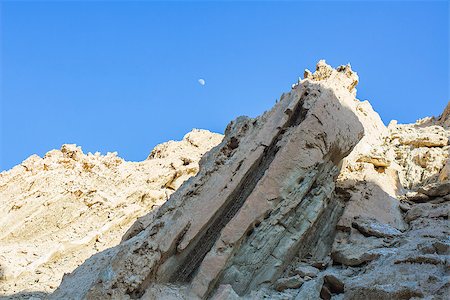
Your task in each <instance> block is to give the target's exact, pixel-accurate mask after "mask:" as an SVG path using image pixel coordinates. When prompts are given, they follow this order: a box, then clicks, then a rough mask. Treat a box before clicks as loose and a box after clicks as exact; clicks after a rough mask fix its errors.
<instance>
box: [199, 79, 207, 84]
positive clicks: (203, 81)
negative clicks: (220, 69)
mask: <svg viewBox="0 0 450 300" xmlns="http://www.w3.org/2000/svg"><path fill="white" fill-rule="evenodd" d="M198 83H200V85H205V83H206V82H205V80H204V79H201V78H200V79H199V80H198Z"/></svg>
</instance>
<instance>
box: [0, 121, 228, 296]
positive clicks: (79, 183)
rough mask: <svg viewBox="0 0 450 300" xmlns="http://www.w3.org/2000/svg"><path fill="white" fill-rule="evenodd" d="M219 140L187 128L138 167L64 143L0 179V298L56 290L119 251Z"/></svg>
mask: <svg viewBox="0 0 450 300" xmlns="http://www.w3.org/2000/svg"><path fill="white" fill-rule="evenodd" d="M221 139H222V135H219V134H215V133H211V132H209V131H206V130H193V131H192V132H190V133H188V134H186V136H185V137H184V139H183V140H182V141H178V142H175V141H170V142H167V143H164V144H161V145H158V146H156V147H155V149H154V150H153V151H152V152H151V154H150V156H149V157H148V158H147V159H146V160H144V161H141V162H128V161H124V160H123V159H121V158H120V157H118V156H117V154H116V153H108V154H107V155H100V154H99V153H96V154H90V153H89V154H84V153H83V152H82V150H81V148H80V147H77V146H76V145H70V144H68V145H63V146H62V147H61V149H60V150H52V151H49V152H48V153H47V154H45V156H44V157H43V158H40V157H39V156H37V155H33V156H31V157H29V158H28V159H26V160H25V161H24V162H22V163H21V164H20V165H18V166H16V167H14V168H13V169H11V170H9V171H4V172H2V173H0V199H1V201H0V216H1V217H0V269H1V279H0V293H3V294H13V293H17V292H20V291H23V290H28V291H33V290H35V291H43V292H50V291H52V290H54V289H55V288H56V287H57V286H58V285H59V283H60V282H61V279H62V276H63V275H64V273H69V272H71V271H72V270H73V269H74V268H76V267H77V266H78V265H80V264H81V263H82V262H83V261H84V260H86V259H87V258H89V257H90V256H92V255H93V254H95V253H97V252H99V251H102V250H104V249H106V248H109V247H112V246H114V245H117V244H118V243H119V242H120V239H121V237H122V235H123V234H124V232H125V231H126V230H127V229H128V228H129V227H130V226H131V224H133V222H135V220H136V218H138V217H140V216H142V215H144V214H147V213H148V212H149V211H151V210H153V209H155V208H157V207H159V206H160V205H161V204H162V203H164V202H165V201H166V199H167V198H168V197H169V196H170V195H171V194H172V193H173V192H174V190H175V189H177V188H178V187H179V186H180V185H181V184H182V183H183V182H184V181H185V180H186V179H188V178H189V177H191V176H193V175H195V174H196V173H197V172H198V162H199V160H200V158H201V156H202V155H203V154H204V153H205V152H206V151H208V150H209V149H211V148H212V147H213V146H215V145H217V144H218V143H220V141H221Z"/></svg>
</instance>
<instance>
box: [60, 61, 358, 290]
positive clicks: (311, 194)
mask: <svg viewBox="0 0 450 300" xmlns="http://www.w3.org/2000/svg"><path fill="white" fill-rule="evenodd" d="M321 64H322V65H321V66H327V65H325V64H324V62H321ZM327 67H328V68H329V66H327ZM330 75H331V78H330V76H329V77H328V79H329V80H328V81H324V82H317V81H315V80H314V79H306V80H303V81H302V82H300V83H299V84H298V85H295V86H294V87H293V89H292V90H291V92H289V93H288V94H284V95H283V96H282V97H281V99H280V101H279V102H278V103H277V104H276V105H275V106H274V107H273V108H272V109H271V110H270V111H268V112H266V113H264V114H263V115H262V116H260V117H258V118H255V119H250V118H246V117H240V118H238V119H237V120H236V121H233V122H231V123H230V124H229V126H228V127H227V130H226V134H225V138H224V140H223V141H222V143H221V144H220V145H218V146H217V147H215V148H214V149H213V150H211V151H210V152H209V153H207V154H206V155H205V156H204V157H203V158H202V160H201V162H200V171H199V173H198V175H197V176H196V177H194V178H191V179H189V180H188V181H187V182H186V183H185V184H184V185H183V186H182V187H181V188H180V189H179V190H178V191H177V192H175V193H174V194H173V195H172V197H171V198H170V199H169V200H168V201H167V202H166V203H165V204H164V205H163V206H162V207H161V208H160V209H159V210H158V211H157V213H156V215H153V216H152V217H151V222H150V223H149V225H148V226H147V227H146V228H144V229H143V230H142V231H140V232H139V230H136V231H134V232H133V234H130V235H129V236H127V239H126V240H125V241H124V242H122V243H121V244H120V245H119V246H117V247H115V248H114V249H111V250H110V251H109V252H108V253H106V254H104V255H98V257H97V258H93V259H91V260H90V261H89V262H86V263H85V264H84V265H83V266H81V267H80V268H78V269H77V270H75V272H73V273H72V274H70V275H68V276H66V277H65V279H64V280H63V283H62V285H61V286H60V288H59V289H58V290H57V291H56V293H55V294H54V297H55V298H70V297H73V298H82V297H87V298H92V299H104V298H126V297H130V298H139V297H141V296H143V297H144V298H148V299H152V298H154V297H158V295H159V296H161V295H164V293H169V291H168V289H170V288H169V287H170V286H174V285H175V286H177V287H178V288H177V295H178V296H179V297H189V298H207V297H209V296H211V295H212V294H214V291H216V289H217V288H218V287H219V286H220V285H222V284H229V285H230V286H231V287H232V288H233V289H234V291H235V292H236V293H237V294H238V295H241V296H242V295H246V294H249V293H250V292H251V291H253V290H255V289H259V288H261V287H264V286H272V285H273V284H274V283H275V282H276V281H277V280H278V279H279V278H280V276H281V274H282V273H283V272H284V271H285V269H286V267H287V266H288V265H289V263H290V262H291V261H292V260H293V259H294V258H299V257H300V258H301V257H306V256H308V257H309V256H313V257H315V258H317V259H323V258H324V257H326V256H327V254H328V253H329V251H330V247H331V244H332V241H333V234H334V228H335V224H336V222H337V220H338V219H339V216H340V214H341V212H342V204H341V203H340V202H339V199H338V198H337V197H334V188H335V184H334V181H335V179H336V177H337V175H338V173H339V168H340V164H341V161H342V159H343V158H344V157H345V156H346V155H348V154H349V153H350V152H351V151H352V149H353V147H354V146H355V145H356V144H357V143H358V141H359V140H360V139H361V137H362V136H363V127H362V125H361V123H360V122H359V119H358V117H357V116H356V114H355V110H356V106H357V104H358V103H359V101H358V100H356V99H355V97H354V96H355V90H354V86H355V85H356V82H357V76H356V74H355V73H353V72H352V71H351V69H350V68H349V66H347V67H341V68H340V69H338V71H336V70H333V72H332V73H331V74H330ZM133 235H134V236H133ZM89 272H90V274H89V277H90V278H91V279H90V280H89V281H88V282H87V281H86V280H79V279H80V278H81V277H83V276H84V275H87V274H86V273H89ZM80 282H81V283H82V284H80ZM164 290H165V291H166V292H161V291H164ZM161 293H162V294H161Z"/></svg>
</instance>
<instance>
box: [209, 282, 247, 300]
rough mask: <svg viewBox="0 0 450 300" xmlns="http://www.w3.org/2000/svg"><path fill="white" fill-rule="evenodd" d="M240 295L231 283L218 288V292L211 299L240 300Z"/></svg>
mask: <svg viewBox="0 0 450 300" xmlns="http://www.w3.org/2000/svg"><path fill="white" fill-rule="evenodd" d="M239 299H240V297H239V295H238V294H236V292H235V291H234V290H233V287H232V286H231V285H229V284H223V285H221V286H219V287H218V288H217V292H216V293H215V294H214V296H213V297H212V298H211V300H239Z"/></svg>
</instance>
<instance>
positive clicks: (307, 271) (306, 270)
mask: <svg viewBox="0 0 450 300" xmlns="http://www.w3.org/2000/svg"><path fill="white" fill-rule="evenodd" d="M294 273H295V274H297V275H300V276H301V277H305V276H309V277H311V278H313V277H316V276H317V274H319V269H317V268H314V267H312V266H308V265H300V266H298V267H297V268H295V270H294Z"/></svg>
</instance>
